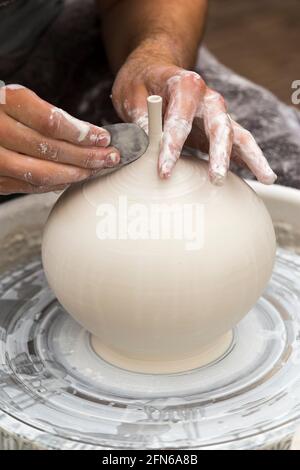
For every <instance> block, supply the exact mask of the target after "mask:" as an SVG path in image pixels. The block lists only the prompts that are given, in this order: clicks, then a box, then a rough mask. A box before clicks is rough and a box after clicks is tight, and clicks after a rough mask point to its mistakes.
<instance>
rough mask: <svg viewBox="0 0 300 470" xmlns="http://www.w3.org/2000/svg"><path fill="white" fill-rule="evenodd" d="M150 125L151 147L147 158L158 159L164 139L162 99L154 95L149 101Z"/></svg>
mask: <svg viewBox="0 0 300 470" xmlns="http://www.w3.org/2000/svg"><path fill="white" fill-rule="evenodd" d="M147 104H148V123H149V147H148V150H147V152H146V153H147V156H148V157H152V158H153V159H154V158H155V159H156V158H157V154H158V151H159V146H160V142H161V138H162V98H161V96H157V95H152V96H149V97H148V99H147Z"/></svg>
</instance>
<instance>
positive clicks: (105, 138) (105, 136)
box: [90, 132, 110, 147]
mask: <svg viewBox="0 0 300 470" xmlns="http://www.w3.org/2000/svg"><path fill="white" fill-rule="evenodd" d="M90 141H91V143H92V144H93V145H96V146H97V145H99V146H100V147H107V146H108V145H109V144H110V135H109V133H108V132H104V133H102V134H91V135H90Z"/></svg>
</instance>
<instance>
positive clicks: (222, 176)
mask: <svg viewBox="0 0 300 470" xmlns="http://www.w3.org/2000/svg"><path fill="white" fill-rule="evenodd" d="M209 176H210V181H211V182H212V184H214V185H215V186H223V184H224V183H225V180H226V177H227V172H226V171H220V170H219V171H210V173H209Z"/></svg>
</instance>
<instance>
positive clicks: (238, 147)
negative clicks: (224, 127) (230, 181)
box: [232, 120, 277, 184]
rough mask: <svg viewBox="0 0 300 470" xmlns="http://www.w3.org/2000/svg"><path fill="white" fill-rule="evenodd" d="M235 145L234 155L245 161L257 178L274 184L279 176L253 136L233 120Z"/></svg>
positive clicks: (265, 182)
mask: <svg viewBox="0 0 300 470" xmlns="http://www.w3.org/2000/svg"><path fill="white" fill-rule="evenodd" d="M232 125H233V133H234V141H233V143H234V145H233V154H234V155H235V156H236V157H237V158H240V159H241V160H243V162H245V164H246V165H247V167H248V168H249V169H250V170H251V171H252V173H253V174H254V175H255V176H256V178H257V179H258V180H259V181H260V182H261V183H264V184H273V183H274V182H275V181H276V179H277V176H276V174H275V173H274V171H273V170H272V168H271V167H270V165H269V163H268V161H267V159H266V157H265V156H264V154H263V152H262V150H261V149H260V148H259V146H258V145H257V143H256V141H255V139H254V137H253V135H252V134H251V133H250V132H249V131H247V130H246V129H244V128H243V127H242V126H240V125H239V124H238V123H237V122H235V121H233V120H232Z"/></svg>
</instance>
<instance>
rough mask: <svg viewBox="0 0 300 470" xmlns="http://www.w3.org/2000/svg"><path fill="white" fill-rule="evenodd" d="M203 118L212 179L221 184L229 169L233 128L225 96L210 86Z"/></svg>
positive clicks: (205, 97)
mask: <svg viewBox="0 0 300 470" xmlns="http://www.w3.org/2000/svg"><path fill="white" fill-rule="evenodd" d="M203 118H204V126H205V131H206V134H207V137H208V139H209V175H210V179H211V181H212V182H213V183H214V184H218V185H221V184H223V183H224V181H225V178H226V175H227V172H228V169H229V164H230V155H231V150H232V143H233V130H232V125H231V121H230V119H229V116H228V114H227V109H226V105H225V102H224V99H223V97H222V96H221V95H220V94H219V93H217V92H216V91H214V90H211V89H209V88H208V89H207V91H206V93H205V96H204V107H203Z"/></svg>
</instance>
